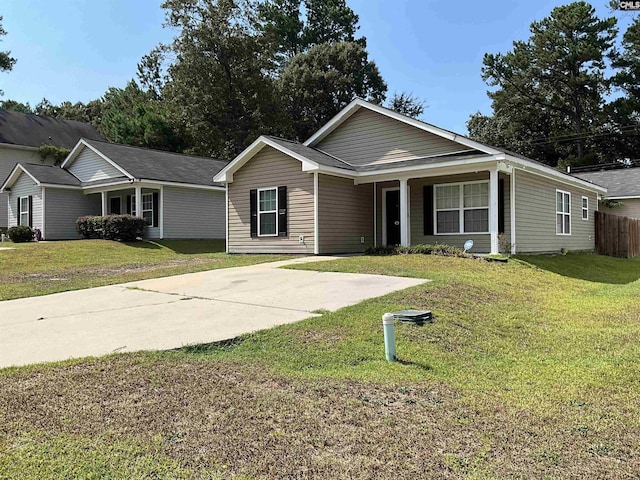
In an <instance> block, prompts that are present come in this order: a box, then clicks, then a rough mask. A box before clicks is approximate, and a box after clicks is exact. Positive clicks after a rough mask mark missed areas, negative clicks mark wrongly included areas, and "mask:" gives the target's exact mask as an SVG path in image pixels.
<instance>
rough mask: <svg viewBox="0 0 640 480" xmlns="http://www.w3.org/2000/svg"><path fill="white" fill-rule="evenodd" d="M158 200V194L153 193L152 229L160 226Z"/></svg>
mask: <svg viewBox="0 0 640 480" xmlns="http://www.w3.org/2000/svg"><path fill="white" fill-rule="evenodd" d="M159 198H160V197H159V195H158V192H153V225H152V226H153V227H157V226H158V225H159V224H160V208H159V207H160V204H159V201H158V200H159Z"/></svg>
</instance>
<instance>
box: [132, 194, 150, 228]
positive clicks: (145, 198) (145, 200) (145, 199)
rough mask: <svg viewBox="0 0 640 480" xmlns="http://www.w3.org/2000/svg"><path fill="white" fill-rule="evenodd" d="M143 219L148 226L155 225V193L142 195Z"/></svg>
mask: <svg viewBox="0 0 640 480" xmlns="http://www.w3.org/2000/svg"><path fill="white" fill-rule="evenodd" d="M132 200H133V199H132ZM132 205H133V202H132ZM142 218H144V220H145V221H146V222H147V225H149V226H152V225H153V193H143V194H142Z"/></svg>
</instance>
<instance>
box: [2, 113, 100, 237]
mask: <svg viewBox="0 0 640 480" xmlns="http://www.w3.org/2000/svg"><path fill="white" fill-rule="evenodd" d="M83 137H84V138H89V139H92V140H104V139H103V138H102V135H100V134H99V133H98V132H97V131H96V129H95V128H94V127H93V126H92V125H91V124H89V123H84V122H76V121H72V120H62V119H59V118H52V117H44V116H39V115H33V114H27V113H20V112H14V111H12V110H4V109H0V181H2V180H4V179H5V178H7V175H9V173H10V172H11V170H12V169H13V167H15V165H16V163H23V164H26V163H33V164H39V165H53V163H54V160H53V159H51V158H42V157H41V156H40V153H39V150H38V149H39V147H40V146H41V145H52V146H54V147H62V148H67V149H72V148H73V146H74V145H75V144H76V143H78V140H80V139H81V138H83ZM7 219H8V211H7V195H6V194H4V193H0V229H4V228H6V227H7Z"/></svg>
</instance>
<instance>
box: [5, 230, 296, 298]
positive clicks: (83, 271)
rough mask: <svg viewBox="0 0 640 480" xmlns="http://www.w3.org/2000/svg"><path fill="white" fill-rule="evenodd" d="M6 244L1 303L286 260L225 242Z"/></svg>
mask: <svg viewBox="0 0 640 480" xmlns="http://www.w3.org/2000/svg"><path fill="white" fill-rule="evenodd" d="M2 246H3V247H5V246H7V247H11V248H13V250H3V251H0V300H10V299H14V298H23V297H32V296H36V295H46V294H50V293H57V292H64V291H68V290H77V289H81V288H89V287H98V286H102V285H111V284H115V283H122V282H129V281H136V280H143V279H147V278H155V277H162V276H167V275H177V274H181V273H190V272H197V271H202V270H212V269H216V268H228V267H238V266H243V265H251V264H254V263H261V262H268V261H273V260H280V259H282V258H285V257H283V256H275V255H227V254H226V253H224V241H221V240H161V241H144V242H134V243H119V242H112V241H107V240H76V241H63V242H40V243H19V244H13V243H3V244H2Z"/></svg>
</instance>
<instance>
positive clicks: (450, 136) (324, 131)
mask: <svg viewBox="0 0 640 480" xmlns="http://www.w3.org/2000/svg"><path fill="white" fill-rule="evenodd" d="M362 107H364V108H367V109H369V110H372V111H374V112H377V113H379V114H381V115H385V116H387V117H389V118H393V119H394V120H397V121H399V122H402V123H405V124H407V125H411V126H412V127H416V128H419V129H420V130H424V131H425V132H429V133H432V134H434V135H437V136H439V137H442V138H446V139H447V140H451V141H452V142H456V143H459V144H461V145H464V146H466V147H470V148H473V149H476V150H479V151H481V152H484V153H488V154H489V155H496V154H498V153H503V152H501V151H500V150H497V149H495V148H493V147H490V146H488V145H485V144H483V143H480V142H476V141H475V140H471V139H470V138H467V137H464V136H461V135H458V134H456V133H453V132H449V131H448V130H444V129H442V128H439V127H436V126H435V125H431V124H428V123H425V122H422V121H420V120H416V119H415V118H411V117H407V116H406V115H402V114H401V113H398V112H394V111H393V110H389V109H388V108H384V107H381V106H380V105H375V104H373V103H369V102H367V101H365V100H362V99H361V98H356V99H355V100H353V101H352V102H351V103H350V104H349V105H347V106H346V107H345V108H343V109H342V110H341V111H340V112H339V113H338V114H337V115H336V116H335V117H333V118H332V119H331V120H329V121H328V122H327V123H326V124H325V125H324V126H323V127H322V128H320V130H318V131H317V132H316V133H314V134H313V135H312V136H311V138H309V139H308V140H307V141H306V142H304V144H303V145H305V146H307V147H313V146H314V145H315V144H316V143H319V142H320V141H321V140H322V139H324V138H325V137H326V136H327V135H329V134H330V133H331V132H333V131H334V130H335V129H336V128H338V127H339V126H340V125H342V123H344V122H345V121H346V120H347V119H348V118H349V117H351V115H353V114H354V113H356V112H357V111H358V110H360V108H362Z"/></svg>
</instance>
